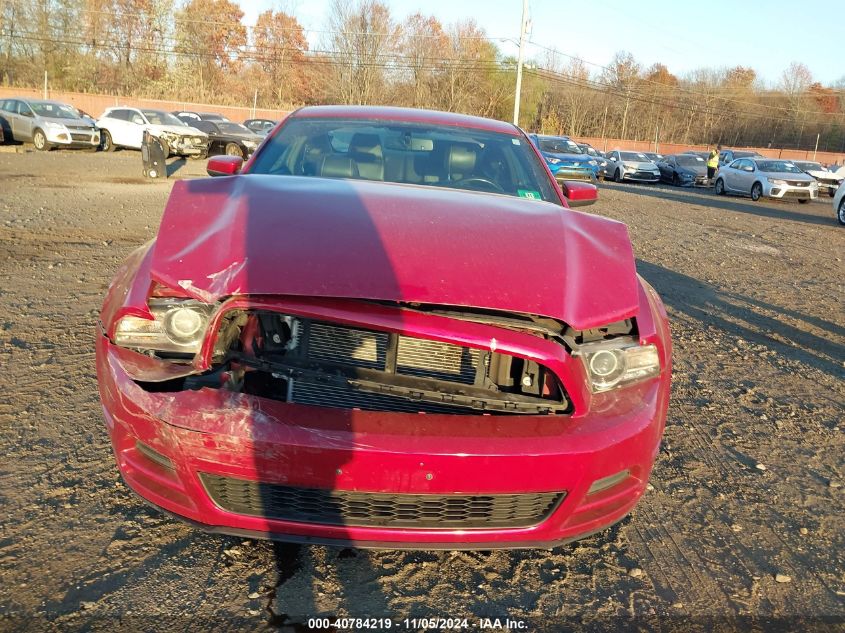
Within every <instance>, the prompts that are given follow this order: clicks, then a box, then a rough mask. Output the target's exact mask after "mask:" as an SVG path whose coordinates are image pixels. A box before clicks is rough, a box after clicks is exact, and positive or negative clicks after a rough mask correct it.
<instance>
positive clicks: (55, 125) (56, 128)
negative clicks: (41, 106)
mask: <svg viewBox="0 0 845 633" xmlns="http://www.w3.org/2000/svg"><path fill="white" fill-rule="evenodd" d="M44 127H45V128H47V129H48V130H53V131H55V132H67V128H66V127H65V126H64V125H62V124H61V123H53V122H52V121H44Z"/></svg>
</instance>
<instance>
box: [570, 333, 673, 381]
mask: <svg viewBox="0 0 845 633" xmlns="http://www.w3.org/2000/svg"><path fill="white" fill-rule="evenodd" d="M573 356H577V357H579V358H580V359H581V362H582V363H583V364H584V369H586V371H587V378H588V380H589V381H590V389H591V390H592V391H593V393H599V392H601V391H609V390H610V389H615V388H616V387H621V386H623V385H629V384H631V383H635V382H639V381H641V380H645V379H647V378H651V377H653V376H656V375H658V374H659V373H660V355H659V354H658V353H657V347H656V346H655V345H653V344H649V345H639V344H638V343H637V342H636V341H633V340H631V339H620V340H616V341H602V342H600V343H588V344H586V345H581V346H579V347H578V349H577V350H575V351H574V352H573Z"/></svg>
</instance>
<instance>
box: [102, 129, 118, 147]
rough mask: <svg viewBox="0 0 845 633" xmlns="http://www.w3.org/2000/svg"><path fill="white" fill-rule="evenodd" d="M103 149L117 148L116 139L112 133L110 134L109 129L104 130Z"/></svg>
mask: <svg viewBox="0 0 845 633" xmlns="http://www.w3.org/2000/svg"><path fill="white" fill-rule="evenodd" d="M102 143H103V151H104V152H113V151H114V150H115V146H114V141H113V140H112V138H111V134H109V132H108V130H103V140H102Z"/></svg>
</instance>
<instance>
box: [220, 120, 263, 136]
mask: <svg viewBox="0 0 845 633" xmlns="http://www.w3.org/2000/svg"><path fill="white" fill-rule="evenodd" d="M216 125H217V127H218V128H219V129H220V131H221V132H224V133H225V134H255V132H253V131H252V130H250V129H249V128H247V127H244V126H243V125H241V124H240V123H229V122H228V121H218V122H217V124H216Z"/></svg>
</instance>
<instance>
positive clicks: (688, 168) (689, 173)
mask: <svg viewBox="0 0 845 633" xmlns="http://www.w3.org/2000/svg"><path fill="white" fill-rule="evenodd" d="M657 168H658V169H659V170H660V180H661V181H663V182H668V183H671V184H673V185H675V186H677V187H694V186H707V185H708V184H709V183H708V181H707V162H706V161H705V159H703V158H702V157H701V156H697V155H695V154H676V155H673V156H666V157H665V158H664V159H663V160H661V161H660V162H658V163H657Z"/></svg>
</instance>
